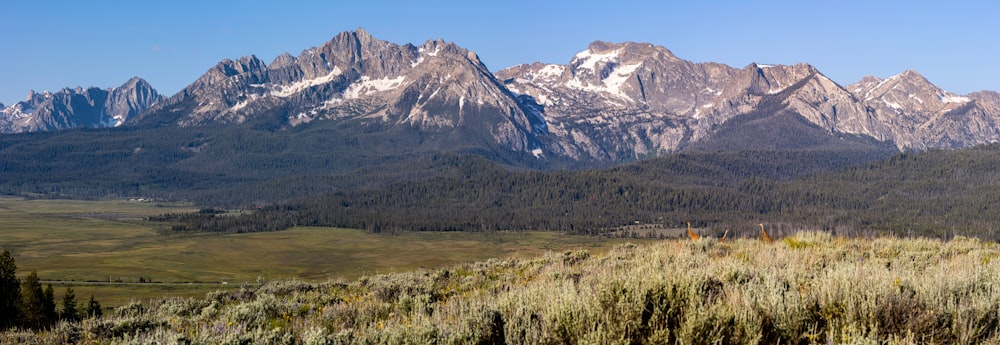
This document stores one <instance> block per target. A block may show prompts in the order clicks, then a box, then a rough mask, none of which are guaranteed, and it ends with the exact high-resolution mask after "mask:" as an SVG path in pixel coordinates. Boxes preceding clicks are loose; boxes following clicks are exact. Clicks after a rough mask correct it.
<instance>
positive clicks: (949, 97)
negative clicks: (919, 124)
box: [938, 92, 970, 103]
mask: <svg viewBox="0 0 1000 345" xmlns="http://www.w3.org/2000/svg"><path fill="white" fill-rule="evenodd" d="M938 99H940V100H941V102H944V103H965V102H968V101H970V99H969V97H962V96H956V95H954V94H952V93H950V92H946V93H943V94H940V95H938Z"/></svg>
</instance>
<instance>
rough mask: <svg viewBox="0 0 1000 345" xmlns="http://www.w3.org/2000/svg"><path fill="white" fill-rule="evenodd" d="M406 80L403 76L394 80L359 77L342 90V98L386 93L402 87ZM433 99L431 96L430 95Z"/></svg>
mask: <svg viewBox="0 0 1000 345" xmlns="http://www.w3.org/2000/svg"><path fill="white" fill-rule="evenodd" d="M405 80H406V77H405V76H398V77H396V78H389V77H385V78H381V79H374V80H373V79H370V78H368V76H364V77H361V80H358V81H356V82H354V83H353V84H351V86H349V87H347V90H344V98H348V99H354V98H358V97H361V96H364V95H368V94H370V93H373V92H381V91H388V90H392V89H395V88H398V87H400V86H402V85H403V82H404V81H405ZM431 97H433V95H431Z"/></svg>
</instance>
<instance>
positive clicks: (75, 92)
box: [0, 77, 161, 133]
mask: <svg viewBox="0 0 1000 345" xmlns="http://www.w3.org/2000/svg"><path fill="white" fill-rule="evenodd" d="M160 99H161V97H160V95H159V94H157V93H156V90H155V89H153V87H152V86H150V85H149V83H147V82H146V81H145V80H142V79H140V78H138V77H135V78H132V79H129V81H127V82H125V84H122V86H119V87H116V88H112V89H106V90H102V89H98V88H95V87H91V88H87V89H83V88H80V87H77V88H75V89H68V88H67V89H62V90H60V91H59V92H56V93H51V92H42V93H35V92H34V91H31V92H30V93H29V94H28V97H27V99H25V100H24V101H21V102H17V103H15V104H14V105H11V106H10V107H2V106H0V108H3V115H2V116H0V133H21V132H37V131H52V130H60V129H70V128H77V127H90V128H100V127H116V126H120V125H122V124H124V123H125V122H126V121H128V120H129V119H131V118H133V117H135V116H137V115H138V114H139V113H142V112H143V111H146V109H149V108H150V107H151V106H152V105H153V104H155V103H156V102H158V101H160Z"/></svg>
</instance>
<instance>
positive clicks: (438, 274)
mask: <svg viewBox="0 0 1000 345" xmlns="http://www.w3.org/2000/svg"><path fill="white" fill-rule="evenodd" d="M0 341H7V342H19V343H65V342H80V343H102V344H103V343H107V344H148V343H197V344H209V343H211V344H376V343H377V344H437V343H448V344H645V343H651V344H972V343H988V344H997V343H1000V246H997V245H996V244H995V243H991V242H982V241H979V240H976V239H969V238H964V237H957V238H955V239H952V240H950V241H941V240H930V239H899V238H874V239H864V238H858V239H848V238H841V237H833V236H830V235H829V234H826V233H818V232H802V233H798V234H796V235H794V236H790V237H786V238H783V239H777V240H775V241H774V242H773V243H765V242H763V241H760V240H756V239H730V240H728V241H725V242H720V241H719V240H716V239H711V238H706V239H702V240H698V241H691V240H665V241H656V242H648V243H644V244H639V245H636V244H623V245H619V246H617V247H615V248H614V249H612V250H610V251H606V252H599V253H598V252H592V251H589V250H568V251H562V252H548V253H546V254H543V255H539V256H535V257H529V258H503V259H490V260H486V261H480V262H476V263H465V264H459V265H453V266H450V267H445V268H438V269H418V270H414V271H409V272H399V273H389V274H376V275H367V276H364V277H361V278H359V279H346V280H345V279H336V280H329V281H326V282H321V283H307V282H302V281H299V280H281V281H278V280H275V281H270V282H266V283H262V284H254V285H246V286H242V287H240V288H239V289H231V290H226V291H220V292H214V293H210V294H208V295H207V296H206V297H204V298H167V299H161V300H156V301H151V302H149V303H146V304H131V305H126V306H122V307H119V308H116V309H115V310H113V311H109V312H108V313H106V315H105V316H104V317H103V318H92V319H87V320H83V321H81V322H74V323H67V322H63V323H60V324H59V325H58V326H56V327H54V328H53V329H51V330H49V331H43V332H38V333H31V332H26V331H8V332H6V333H4V334H3V335H2V338H0Z"/></svg>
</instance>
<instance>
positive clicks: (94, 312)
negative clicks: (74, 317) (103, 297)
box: [87, 295, 104, 317]
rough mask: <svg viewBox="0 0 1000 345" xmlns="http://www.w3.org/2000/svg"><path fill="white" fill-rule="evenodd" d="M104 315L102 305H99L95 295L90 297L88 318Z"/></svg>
mask: <svg viewBox="0 0 1000 345" xmlns="http://www.w3.org/2000/svg"><path fill="white" fill-rule="evenodd" d="M103 313H104V312H102V311H101V304H100V303H97V300H95V299H94V295H90V301H89V302H87V316H88V317H101V314H103Z"/></svg>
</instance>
